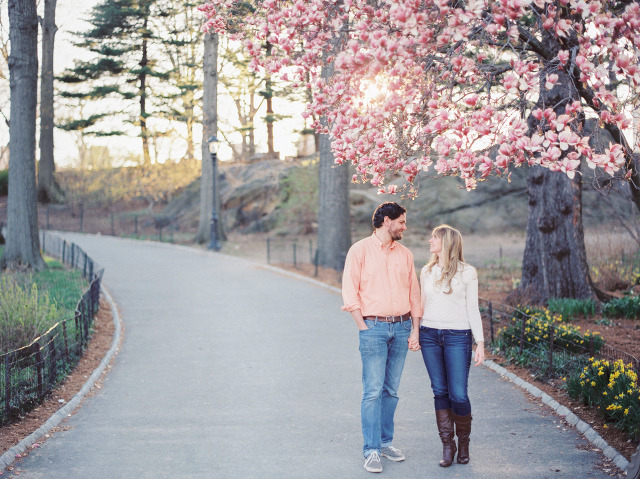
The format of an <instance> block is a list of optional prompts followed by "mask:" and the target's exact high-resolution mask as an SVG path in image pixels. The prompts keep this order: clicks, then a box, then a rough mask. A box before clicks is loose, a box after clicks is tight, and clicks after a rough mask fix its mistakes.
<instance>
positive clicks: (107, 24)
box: [59, 0, 164, 164]
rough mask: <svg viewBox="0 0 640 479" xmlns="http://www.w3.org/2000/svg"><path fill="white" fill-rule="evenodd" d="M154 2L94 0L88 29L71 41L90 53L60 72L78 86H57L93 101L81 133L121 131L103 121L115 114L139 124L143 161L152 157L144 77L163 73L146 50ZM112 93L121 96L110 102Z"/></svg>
mask: <svg viewBox="0 0 640 479" xmlns="http://www.w3.org/2000/svg"><path fill="white" fill-rule="evenodd" d="M156 4H157V0H103V2H102V3H99V4H98V5H96V6H95V7H94V8H93V10H92V12H91V18H90V19H89V23H90V24H91V29H90V30H89V31H86V32H83V33H79V34H78V36H79V38H80V40H79V41H78V42H77V43H76V46H79V47H82V48H86V49H88V50H89V51H90V52H92V54H93V55H94V56H93V58H92V59H91V60H89V61H78V62H76V64H75V66H74V68H72V69H70V70H67V71H66V72H65V73H64V74H63V75H62V76H61V77H60V78H59V79H60V80H61V81H63V82H65V83H67V84H81V85H82V86H81V87H79V90H78V91H74V92H62V93H61V95H62V96H66V97H82V98H86V99H91V100H97V101H98V103H97V106H98V109H97V110H96V113H95V114H93V115H90V116H89V117H87V118H85V119H81V120H78V121H79V123H80V124H82V127H83V128H84V129H85V132H86V133H93V134H95V135H98V136H109V135H123V134H125V132H124V131H122V130H120V129H116V128H113V127H112V125H110V124H108V122H106V121H105V120H106V119H112V118H114V117H117V116H120V117H122V116H124V117H125V118H127V117H128V120H127V121H128V122H130V123H131V124H133V125H135V126H137V127H139V129H140V137H141V139H142V153H143V159H144V160H143V161H144V163H145V164H148V163H150V162H151V156H150V154H149V130H148V127H147V118H148V117H149V116H150V113H149V108H148V96H149V82H150V80H151V79H153V78H156V77H163V76H164V74H162V73H159V72H158V71H157V70H156V69H155V66H156V60H155V59H152V58H150V56H149V48H150V43H151V41H153V40H154V38H155V37H154V34H153V32H152V31H151V28H150V20H151V17H152V15H155V14H156V12H155V11H154V8H155V7H156ZM114 99H119V100H121V101H120V102H113V100H114ZM102 100H108V101H102ZM118 105H120V106H121V107H120V108H118ZM61 126H62V127H63V128H66V129H73V128H74V127H76V125H75V124H65V125H61Z"/></svg>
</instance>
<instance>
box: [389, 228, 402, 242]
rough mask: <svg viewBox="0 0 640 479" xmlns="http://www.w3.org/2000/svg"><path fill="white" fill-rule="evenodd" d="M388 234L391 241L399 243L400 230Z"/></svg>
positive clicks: (400, 237)
mask: <svg viewBox="0 0 640 479" xmlns="http://www.w3.org/2000/svg"><path fill="white" fill-rule="evenodd" d="M389 234H390V235H391V239H392V240H393V241H400V240H401V239H402V230H395V231H389Z"/></svg>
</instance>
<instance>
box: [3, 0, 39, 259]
mask: <svg viewBox="0 0 640 479" xmlns="http://www.w3.org/2000/svg"><path fill="white" fill-rule="evenodd" d="M9 42H10V45H11V53H10V54H9V81H10V85H11V110H10V114H11V122H10V125H9V150H10V151H9V198H8V202H7V238H6V247H5V249H4V253H3V256H2V259H1V260H0V265H1V266H2V267H3V268H6V267H11V266H22V267H30V268H33V269H34V270H41V269H44V268H45V267H46V266H45V263H44V260H43V259H42V255H41V254H40V241H39V238H38V210H37V200H36V155H35V153H36V107H37V88H38V15H37V12H36V2H35V0H9Z"/></svg>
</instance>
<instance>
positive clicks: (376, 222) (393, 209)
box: [371, 202, 407, 228]
mask: <svg viewBox="0 0 640 479" xmlns="http://www.w3.org/2000/svg"><path fill="white" fill-rule="evenodd" d="M406 212H407V210H406V209H404V208H403V207H402V206H400V205H399V204H398V203H392V202H388V203H382V204H381V205H380V206H378V207H377V208H376V210H375V211H374V212H373V217H372V218H371V223H372V224H373V227H374V228H380V227H381V226H382V224H383V223H384V217H385V216H388V217H389V219H390V220H396V219H398V218H399V217H400V216H402V215H403V214H405V213H406Z"/></svg>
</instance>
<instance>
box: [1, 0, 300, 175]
mask: <svg viewBox="0 0 640 479" xmlns="http://www.w3.org/2000/svg"><path fill="white" fill-rule="evenodd" d="M39 3H41V4H42V3H43V2H42V0H40V2H39ZM97 3H99V0H58V1H57V9H56V25H57V26H58V32H57V33H56V43H55V48H54V55H55V57H54V70H55V72H56V74H60V73H62V72H63V71H64V69H65V68H69V67H72V66H73V64H74V60H77V59H80V60H83V59H87V57H88V52H86V51H84V50H82V49H80V48H77V47H74V46H73V44H72V41H73V34H72V33H73V32H79V31H83V30H86V29H87V28H88V26H89V25H88V23H87V21H86V20H87V19H88V18H89V16H90V12H91V9H92V8H93V6H94V5H96V4H97ZM7 4H8V1H7V0H0V8H1V9H2V10H1V12H0V14H1V15H2V17H3V25H5V28H6V30H7V33H8V25H9V22H8V17H7V15H8V13H7ZM41 8H42V6H40V9H41ZM39 48H40V46H39ZM39 53H40V52H39ZM277 102H278V99H274V109H275V110H276V111H277V112H278V113H282V114H285V115H291V116H292V118H289V119H284V120H281V121H279V122H277V123H276V124H275V125H274V143H275V150H276V151H279V152H280V157H281V158H284V157H285V156H295V154H296V145H295V143H296V141H297V139H298V135H297V133H295V131H299V130H301V129H302V127H303V123H302V119H301V116H300V113H301V111H302V109H303V106H302V105H301V104H296V105H290V104H284V103H281V104H279V105H278V104H277ZM263 108H264V107H263ZM225 112H235V106H234V105H233V103H232V101H231V99H230V98H229V97H228V96H225V94H224V92H223V90H222V88H219V90H218V116H219V117H221V116H222V115H224V114H225ZM58 113H60V112H59V111H58V112H57V114H58ZM261 116H264V111H261V113H260V114H258V117H261ZM194 134H195V140H196V142H197V143H198V144H197V145H196V155H198V154H199V151H200V145H199V143H200V141H201V137H202V127H201V126H200V125H197V126H196V128H195V131H194ZM218 136H219V137H220V136H221V135H218ZM255 136H256V143H257V145H258V151H266V128H265V126H264V123H263V122H258V123H257V124H256V131H255ZM8 141H9V132H8V127H7V126H6V125H5V124H4V122H2V123H1V124H0V143H2V144H4V145H6V144H8ZM88 141H89V143H90V144H92V145H93V144H95V145H106V146H108V147H109V149H110V151H111V153H112V156H120V157H127V156H129V155H130V154H131V153H134V154H139V153H140V151H141V147H140V141H141V140H140V139H139V138H137V137H117V140H116V141H114V138H103V139H90V140H88ZM54 144H55V161H56V165H58V166H60V167H65V166H73V165H74V164H76V162H77V152H78V149H77V146H76V140H75V138H74V136H73V134H71V133H67V132H64V131H62V130H60V129H56V130H55V131H54ZM185 149H186V145H185V143H184V142H183V141H181V140H174V141H170V142H169V141H165V143H163V144H162V145H161V148H160V151H161V152H162V153H160V154H161V155H162V156H161V157H159V158H158V161H165V160H166V159H167V158H171V159H179V158H180V157H181V156H182V154H183V153H184V151H185ZM36 155H38V152H36ZM231 156H232V152H231V149H230V148H229V147H228V146H227V145H226V144H224V143H221V145H220V148H219V151H218V158H219V159H220V160H221V161H226V160H230V159H231Z"/></svg>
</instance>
